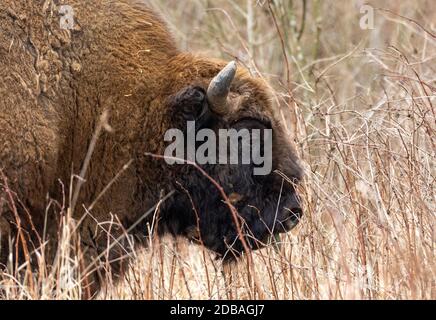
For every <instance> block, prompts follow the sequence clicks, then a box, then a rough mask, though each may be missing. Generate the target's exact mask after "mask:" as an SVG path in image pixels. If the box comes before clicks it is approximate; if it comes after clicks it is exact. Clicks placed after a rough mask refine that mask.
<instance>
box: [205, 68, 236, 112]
mask: <svg viewBox="0 0 436 320" xmlns="http://www.w3.org/2000/svg"><path fill="white" fill-rule="evenodd" d="M236 68H237V65H236V62H235V61H232V62H230V63H229V64H228V65H227V66H225V67H224V69H222V70H221V71H220V72H219V73H218V74H217V75H216V77H215V78H213V79H212V81H211V82H210V85H209V88H208V89H207V99H208V100H209V103H210V104H211V106H210V108H211V109H212V110H213V111H215V112H216V113H218V114H220V115H224V114H226V113H228V111H229V104H228V102H227V96H228V95H229V92H230V86H231V84H232V81H233V79H234V78H235V74H236Z"/></svg>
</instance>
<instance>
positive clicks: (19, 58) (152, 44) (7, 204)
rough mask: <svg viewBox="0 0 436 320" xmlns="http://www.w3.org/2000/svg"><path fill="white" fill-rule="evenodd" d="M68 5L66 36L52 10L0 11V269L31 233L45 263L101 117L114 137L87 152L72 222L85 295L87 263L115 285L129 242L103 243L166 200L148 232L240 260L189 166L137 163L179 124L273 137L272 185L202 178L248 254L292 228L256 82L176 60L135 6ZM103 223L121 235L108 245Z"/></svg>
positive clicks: (278, 137) (235, 242)
mask: <svg viewBox="0 0 436 320" xmlns="http://www.w3.org/2000/svg"><path fill="white" fill-rule="evenodd" d="M68 4H69V5H70V6H71V7H72V8H73V9H74V24H73V25H72V29H69V30H64V29H61V28H60V24H59V19H60V18H61V16H60V14H59V6H60V5H61V1H57V0H52V1H45V2H44V5H42V4H41V3H40V2H39V1H28V0H3V1H1V2H0V30H2V32H0V79H1V81H0V97H1V98H0V245H1V248H0V266H1V265H2V264H5V262H6V257H7V255H8V254H9V251H8V249H9V248H10V246H9V244H8V242H9V240H10V239H12V240H14V241H16V243H18V244H19V247H20V248H23V247H24V246H23V243H26V242H27V246H26V248H27V249H28V250H22V251H20V252H19V254H18V257H15V256H14V258H15V259H17V260H20V258H25V259H30V260H31V261H32V262H36V258H35V252H38V251H39V250H41V237H40V236H41V235H42V234H44V235H46V239H44V240H47V242H46V243H45V246H44V250H46V251H47V250H48V251H49V252H46V255H45V256H46V257H47V259H48V260H50V259H53V257H54V253H55V252H56V249H57V248H56V244H57V241H58V239H57V236H58V232H59V230H58V227H59V226H60V225H61V222H62V221H63V217H64V216H63V214H65V210H63V209H64V208H66V207H69V206H72V204H71V203H68V197H65V196H66V195H68V193H69V190H66V189H68V186H70V185H71V186H73V189H74V188H75V187H76V186H77V179H75V178H73V177H72V175H71V173H72V172H73V173H78V172H81V169H82V165H83V163H84V162H85V158H86V154H87V151H88V149H89V148H90V141H91V138H92V136H93V134H94V132H95V130H96V127H98V124H99V120H98V119H99V117H100V115H101V114H102V113H104V111H108V113H109V115H110V120H109V122H110V126H111V127H112V131H111V132H103V133H102V134H101V135H100V136H99V139H98V142H97V144H96V145H95V148H93V152H92V157H91V158H90V161H89V166H88V168H87V170H86V175H85V176H84V178H85V180H84V183H83V186H82V188H81V190H80V193H78V198H77V204H76V206H74V208H75V209H74V210H73V212H72V218H74V219H75V220H76V221H81V224H80V228H79V229H78V230H79V236H80V237H79V239H80V241H81V245H82V246H83V249H82V250H81V252H85V253H86V254H84V261H83V266H84V268H85V270H86V271H90V270H97V271H98V272H94V273H90V274H89V277H88V278H87V279H85V280H87V281H86V282H87V283H93V286H92V290H91V294H92V292H96V290H97V289H98V288H99V287H100V285H101V283H100V280H99V279H100V277H99V275H101V273H102V272H103V271H104V270H103V269H101V268H100V266H101V264H100V263H99V258H101V257H103V258H105V259H106V258H109V260H111V261H114V263H112V272H111V273H112V274H113V275H116V276H120V275H121V274H122V272H123V268H122V263H121V261H122V259H120V257H126V255H128V253H129V252H128V251H127V248H126V246H125V244H126V243H127V242H124V241H120V242H119V245H117V244H115V245H113V246H112V245H109V246H108V242H109V241H108V239H110V240H111V241H112V242H113V240H114V239H122V240H125V239H124V238H123V236H124V231H125V230H129V235H134V236H138V238H144V234H146V232H147V227H146V224H147V223H148V222H150V221H151V219H152V218H153V217H152V216H153V215H150V216H149V217H147V218H146V219H145V220H144V221H142V223H141V224H139V225H137V222H138V221H139V220H140V219H142V218H143V217H144V212H147V210H149V209H150V208H152V207H153V206H154V205H155V204H156V203H157V202H159V200H160V199H161V196H162V194H166V193H169V192H173V191H174V190H175V192H174V194H172V196H171V197H169V198H168V199H167V200H166V201H165V202H163V203H161V205H160V206H159V210H158V214H159V221H158V231H159V233H160V234H164V233H167V232H170V233H172V234H174V235H182V236H186V237H189V238H191V239H196V240H197V241H199V242H200V243H202V244H204V245H205V246H206V247H208V248H210V249H211V250H214V251H215V252H217V253H218V254H219V255H220V256H221V257H223V258H225V259H232V258H234V257H237V256H238V255H240V254H241V253H242V252H243V246H242V243H241V239H238V230H237V229H236V227H235V222H234V220H233V216H232V214H231V212H230V210H229V207H228V205H227V204H226V203H225V202H224V201H223V198H222V196H221V194H220V192H219V191H218V189H217V188H216V186H215V185H213V184H212V183H211V181H210V180H209V179H208V178H207V177H205V176H204V175H203V174H202V173H201V172H200V171H198V170H197V168H195V167H193V166H190V165H172V166H170V165H168V164H166V163H165V161H163V160H162V159H156V158H153V157H150V156H149V155H148V154H155V155H163V154H164V151H165V146H166V143H165V141H164V135H165V132H166V131H167V130H168V129H170V128H177V129H180V130H183V129H184V128H185V127H186V122H187V121H191V120H196V123H198V125H199V128H209V129H211V130H213V131H215V132H217V131H218V130H219V129H220V128H223V129H228V128H235V129H241V128H247V129H251V128H258V129H263V128H269V129H272V132H273V146H272V155H273V158H272V169H273V172H272V173H271V174H269V175H267V176H254V175H253V166H252V165H219V164H218V165H204V166H202V168H203V169H204V170H205V171H206V172H207V174H208V175H209V176H210V177H211V178H213V179H214V180H215V181H216V182H217V183H218V184H219V185H221V186H222V188H223V189H224V192H225V193H226V194H227V195H228V196H229V197H230V199H231V200H232V203H233V204H234V206H235V208H236V209H237V211H238V214H239V216H240V222H241V225H242V232H243V234H244V235H245V239H246V242H247V243H248V245H249V246H250V247H251V248H252V249H256V248H260V247H262V246H263V245H265V244H266V243H267V239H268V237H269V236H270V235H271V234H275V233H280V232H286V231H288V230H290V229H291V228H292V227H293V226H295V225H296V223H297V222H298V220H299V218H300V216H301V213H302V211H301V209H300V206H299V204H298V202H299V201H298V195H297V194H296V192H295V189H294V187H295V186H294V183H297V182H298V181H299V180H300V179H301V177H302V170H301V168H300V166H299V164H298V162H299V161H298V157H297V155H296V152H295V150H294V148H293V146H292V144H291V142H290V138H289V136H288V135H287V134H286V131H285V130H284V125H283V123H282V122H283V120H282V118H281V117H280V116H278V115H277V114H278V112H277V110H276V108H277V107H276V106H274V103H273V102H272V101H273V99H272V98H271V92H270V89H269V86H268V84H267V83H265V82H264V81H263V80H262V79H258V78H254V77H252V76H251V75H250V74H249V73H248V71H247V70H245V69H243V68H242V67H238V70H237V71H236V65H235V64H234V63H230V64H227V63H226V62H224V61H221V60H217V59H213V58H210V57H204V56H200V55H196V54H192V53H187V52H181V51H180V50H179V49H178V48H177V46H176V45H175V43H174V41H173V39H172V36H171V34H170V33H169V32H168V31H167V28H166V26H165V23H163V22H162V20H161V19H160V18H159V17H158V16H157V15H156V14H155V13H154V12H152V11H151V10H150V9H148V8H147V7H146V6H144V5H143V4H140V3H139V2H138V1H134V0H119V1H103V2H102V1H100V0H86V1H85V0H70V1H68ZM108 21H110V23H108ZM226 65H227V66H226ZM222 70H224V71H222ZM220 71H222V72H220ZM217 75H218V76H217ZM126 164H129V166H126ZM118 174H119V175H118ZM114 177H117V178H116V179H115V181H114V180H113V179H114ZM283 177H285V179H283ZM107 186H110V187H109V188H107ZM100 195H101V196H100ZM96 198H98V201H96V202H94V201H95V200H96ZM91 204H93V205H92V209H90V206H91ZM86 209H88V212H87V210H86ZM59 211H62V213H59ZM108 221H115V222H119V223H120V224H121V225H120V226H119V227H118V228H115V227H111V229H110V234H109V235H108V233H107V230H103V227H105V226H107V222H108ZM18 222H19V223H18ZM19 230H21V232H18V231H19ZM17 239H18V240H17ZM12 248H15V247H14V246H12ZM107 251H109V254H108V255H107V254H105V253H106V252H107ZM27 253H29V255H28V254H27ZM11 254H13V255H14V254H15V250H13V252H11ZM101 279H105V276H104V275H103V277H101Z"/></svg>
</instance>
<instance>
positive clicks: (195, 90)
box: [170, 86, 207, 121]
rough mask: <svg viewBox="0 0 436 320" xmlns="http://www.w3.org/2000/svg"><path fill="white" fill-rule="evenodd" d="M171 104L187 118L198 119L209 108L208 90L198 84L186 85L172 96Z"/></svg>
mask: <svg viewBox="0 0 436 320" xmlns="http://www.w3.org/2000/svg"><path fill="white" fill-rule="evenodd" d="M170 104H171V105H172V107H173V108H174V111H175V112H177V113H181V114H182V116H183V117H184V118H185V120H187V121H193V120H196V119H198V118H200V117H201V116H202V115H203V114H204V113H205V111H206V110H207V98H206V91H205V90H204V89H203V88H201V87H198V86H188V87H185V88H183V89H182V90H180V91H179V92H177V93H176V94H175V95H173V96H171V97H170Z"/></svg>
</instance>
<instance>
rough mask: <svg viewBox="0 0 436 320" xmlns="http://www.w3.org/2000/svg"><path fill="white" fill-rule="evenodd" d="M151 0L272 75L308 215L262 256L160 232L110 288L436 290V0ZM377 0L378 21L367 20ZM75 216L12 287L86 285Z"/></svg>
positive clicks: (120, 291)
mask: <svg viewBox="0 0 436 320" xmlns="http://www.w3.org/2000/svg"><path fill="white" fill-rule="evenodd" d="M151 2H152V4H153V6H154V7H155V8H156V10H158V11H159V12H161V13H162V14H163V15H164V16H165V17H166V19H167V21H168V22H169V24H170V27H171V28H172V30H173V32H174V36H175V38H176V39H177V41H178V42H179V43H180V45H181V47H182V48H183V49H186V50H200V51H202V52H204V53H205V54H207V55H211V56H218V57H223V58H225V59H227V60H230V59H234V58H236V59H238V60H239V61H240V62H241V63H242V64H244V65H245V66H246V67H247V68H248V69H249V70H251V72H252V73H253V75H256V76H261V77H264V78H266V79H267V80H268V81H269V82H270V83H271V84H272V86H273V88H274V90H275V93H276V99H277V103H278V105H280V106H281V107H280V109H279V110H280V113H281V116H282V117H283V118H284V119H285V121H286V123H287V126H288V130H289V136H290V138H292V139H294V140H295V143H296V144H297V148H298V151H299V153H300V156H301V158H302V160H303V163H304V167H305V169H306V177H305V179H304V182H303V184H302V185H301V186H300V193H301V194H302V195H303V199H304V208H305V216H304V218H303V219H302V222H301V223H300V225H299V226H298V227H297V228H296V229H295V230H294V231H292V232H291V233H289V234H286V235H282V236H281V240H280V243H279V245H272V246H269V247H268V248H265V249H263V250H260V251H257V252H255V253H254V254H253V261H252V263H248V261H247V259H242V260H241V261H240V262H239V263H238V264H233V265H229V266H226V267H224V268H223V267H222V264H221V262H220V261H218V260H215V257H214V256H213V254H212V253H210V252H208V251H206V250H204V249H202V248H201V247H199V246H196V245H193V244H190V243H188V242H187V241H186V240H183V239H176V240H174V239H170V238H164V239H159V238H157V237H152V238H150V239H148V240H147V241H148V242H149V247H148V249H146V250H142V251H137V252H135V253H134V254H133V255H134V256H135V258H134V259H133V262H132V266H131V269H130V271H129V273H128V274H127V276H126V279H125V280H124V281H122V282H121V283H120V284H118V285H116V284H111V283H109V285H108V287H107V288H106V289H105V290H104V291H103V292H102V293H101V294H100V296H99V298H102V299H103V298H114V299H125V298H129V299H130V298H135V299H211V298H212V299H247V298H248V299H259V298H264V299H434V298H435V297H436V291H435V290H436V288H435V284H436V283H435V271H436V268H435V266H436V264H435V260H434V257H435V230H434V228H435V221H436V220H435V212H436V210H435V189H434V187H433V186H434V184H435V166H434V164H435V151H436V148H435V128H436V127H435V108H434V103H435V94H436V25H435V21H436V5H435V4H434V1H431V0H428V1H426V0H418V1H394V0H392V1H369V2H363V1H321V0H307V1H304V0H274V1H266V0H264V1H255V0H243V1H235V0H204V1H201V0H190V1H178V0H153V1H151ZM365 3H369V4H370V5H372V6H373V7H374V8H375V29H374V30H362V29H361V28H360V26H359V20H360V18H361V15H362V14H361V13H360V11H359V9H360V7H361V5H363V4H365ZM72 224H73V222H72V221H70V220H67V221H65V228H63V232H62V233H61V240H60V242H61V243H63V244H64V245H62V246H60V247H61V250H62V252H60V254H59V257H60V258H59V259H58V260H57V264H56V265H55V268H54V269H53V270H52V271H51V272H50V273H48V272H47V271H46V270H47V267H46V266H45V264H44V259H42V258H41V259H40V272H39V273H37V274H34V275H29V274H28V273H26V272H25V269H26V267H25V266H22V268H21V269H15V270H14V269H13V268H11V271H10V272H6V273H3V274H1V275H0V285H1V286H2V287H3V293H2V294H3V297H4V298H9V299H16V298H59V299H65V298H78V297H80V296H81V293H82V290H83V288H81V287H80V285H79V281H78V279H80V276H81V275H80V274H78V271H77V270H79V268H78V266H79V263H80V259H79V253H78V257H77V258H74V255H73V256H72V257H71V252H70V251H71V250H73V249H74V246H71V245H69V244H70V243H71V240H72V239H74V226H73V225H72ZM73 242H74V241H73ZM30 279H33V281H30ZM59 284H61V285H59Z"/></svg>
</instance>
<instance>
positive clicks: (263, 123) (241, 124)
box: [232, 117, 272, 129]
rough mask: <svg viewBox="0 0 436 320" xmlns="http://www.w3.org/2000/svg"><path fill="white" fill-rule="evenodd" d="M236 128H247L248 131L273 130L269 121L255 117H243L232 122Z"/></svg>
mask: <svg viewBox="0 0 436 320" xmlns="http://www.w3.org/2000/svg"><path fill="white" fill-rule="evenodd" d="M232 127H234V128H240V129H241V128H246V129H262V128H264V129H271V128H272V126H271V122H270V121H269V120H264V119H259V118H254V117H242V118H239V119H237V120H235V121H233V122H232Z"/></svg>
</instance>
